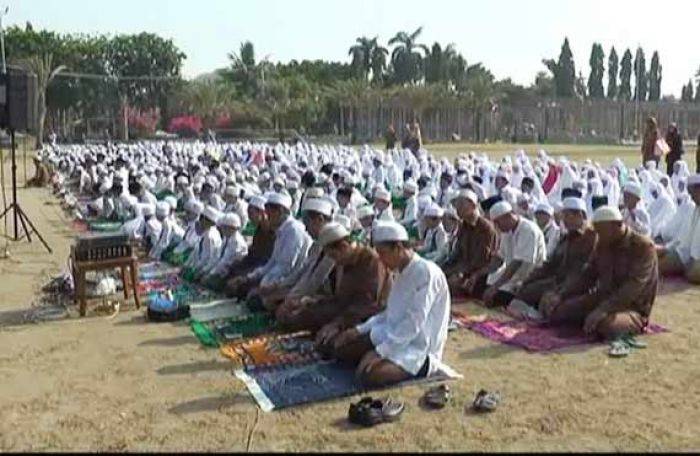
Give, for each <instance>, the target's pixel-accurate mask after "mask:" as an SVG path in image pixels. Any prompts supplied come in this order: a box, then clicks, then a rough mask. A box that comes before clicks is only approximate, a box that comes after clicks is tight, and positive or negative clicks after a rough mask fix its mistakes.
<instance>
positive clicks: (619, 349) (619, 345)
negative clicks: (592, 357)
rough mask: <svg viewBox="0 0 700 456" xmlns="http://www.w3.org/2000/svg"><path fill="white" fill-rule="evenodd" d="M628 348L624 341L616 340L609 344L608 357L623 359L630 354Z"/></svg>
mask: <svg viewBox="0 0 700 456" xmlns="http://www.w3.org/2000/svg"><path fill="white" fill-rule="evenodd" d="M630 351H631V350H630V346H629V345H627V343H626V342H625V341H624V340H621V339H618V340H615V341H613V342H612V343H611V344H610V350H608V355H610V356H611V357H612V358H624V357H625V356H627V355H629V354H630Z"/></svg>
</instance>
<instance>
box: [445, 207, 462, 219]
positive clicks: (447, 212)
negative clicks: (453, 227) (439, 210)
mask: <svg viewBox="0 0 700 456" xmlns="http://www.w3.org/2000/svg"><path fill="white" fill-rule="evenodd" d="M443 217H450V218H453V219H457V220H459V215H457V211H456V210H455V208H454V207H452V206H448V207H447V209H445V214H444V215H443Z"/></svg>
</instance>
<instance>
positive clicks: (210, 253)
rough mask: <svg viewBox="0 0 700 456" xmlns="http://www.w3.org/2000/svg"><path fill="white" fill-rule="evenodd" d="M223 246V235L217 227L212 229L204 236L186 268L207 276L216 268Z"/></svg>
mask: <svg viewBox="0 0 700 456" xmlns="http://www.w3.org/2000/svg"><path fill="white" fill-rule="evenodd" d="M222 245H223V241H222V240H221V233H219V230H218V229H217V228H216V227H215V226H212V227H210V228H209V229H208V230H207V231H206V232H205V233H203V234H202V237H201V238H200V240H199V242H198V243H197V246H196V247H195V250H194V252H193V253H192V254H191V255H190V257H189V258H188V259H187V262H186V263H185V266H186V267H189V268H192V269H194V270H195V271H197V272H200V273H204V274H206V273H207V272H209V271H210V270H211V269H212V268H214V266H215V265H216V262H217V261H218V259H219V257H220V256H221V247H222Z"/></svg>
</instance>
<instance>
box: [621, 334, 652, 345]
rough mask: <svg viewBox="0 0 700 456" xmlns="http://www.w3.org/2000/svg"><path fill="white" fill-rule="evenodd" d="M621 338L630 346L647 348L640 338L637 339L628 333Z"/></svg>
mask: <svg viewBox="0 0 700 456" xmlns="http://www.w3.org/2000/svg"><path fill="white" fill-rule="evenodd" d="M622 340H623V341H624V342H625V343H626V344H627V345H629V346H630V347H631V348H637V349H643V348H647V343H646V342H644V341H641V340H637V339H636V338H635V337H634V336H633V335H631V334H630V335H628V336H625V337H623V338H622Z"/></svg>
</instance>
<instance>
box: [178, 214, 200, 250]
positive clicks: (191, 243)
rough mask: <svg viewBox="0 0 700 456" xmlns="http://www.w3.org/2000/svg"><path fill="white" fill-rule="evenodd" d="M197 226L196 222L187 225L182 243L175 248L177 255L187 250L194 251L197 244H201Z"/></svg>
mask: <svg viewBox="0 0 700 456" xmlns="http://www.w3.org/2000/svg"><path fill="white" fill-rule="evenodd" d="M196 225H197V222H196V221H194V220H193V221H191V222H190V223H188V224H187V228H185V233H184V235H183V236H182V241H180V243H179V244H178V245H177V247H175V250H174V252H175V253H178V254H179V253H183V252H185V251H186V250H187V249H193V248H195V247H196V246H197V243H198V242H199V235H198V234H197V229H196Z"/></svg>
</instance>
